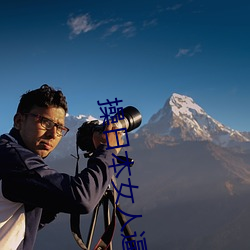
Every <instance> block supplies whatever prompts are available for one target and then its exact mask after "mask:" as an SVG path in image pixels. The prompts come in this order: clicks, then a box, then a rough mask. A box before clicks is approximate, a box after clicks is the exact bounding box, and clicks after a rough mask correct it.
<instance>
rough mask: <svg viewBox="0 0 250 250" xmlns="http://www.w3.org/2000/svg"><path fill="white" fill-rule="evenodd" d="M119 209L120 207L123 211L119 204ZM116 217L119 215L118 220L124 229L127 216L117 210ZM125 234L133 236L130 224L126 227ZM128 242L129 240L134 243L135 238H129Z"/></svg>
mask: <svg viewBox="0 0 250 250" xmlns="http://www.w3.org/2000/svg"><path fill="white" fill-rule="evenodd" d="M117 207H119V208H120V209H121V207H120V204H117ZM116 215H117V218H118V220H119V222H120V224H121V226H122V227H123V225H125V223H126V216H125V215H124V214H122V213H121V212H120V211H118V210H116ZM124 234H125V235H126V236H131V235H133V233H132V230H131V228H130V226H129V225H128V224H127V225H126V226H125V228H124ZM127 240H128V241H134V240H135V238H134V237H132V236H131V237H128V238H127Z"/></svg>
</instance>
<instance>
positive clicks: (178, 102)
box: [167, 93, 205, 116]
mask: <svg viewBox="0 0 250 250" xmlns="http://www.w3.org/2000/svg"><path fill="white" fill-rule="evenodd" d="M167 103H168V104H169V105H170V106H171V108H172V111H173V113H174V114H175V115H177V116H178V115H180V114H185V115H188V116H192V113H193V111H196V113H200V114H204V113H205V112H204V110H203V109H202V108H201V107H200V106H199V105H197V104H196V103H195V102H194V100H193V99H192V98H191V97H188V96H185V95H180V94H177V93H173V94H172V96H171V97H170V98H169V99H168V101H167Z"/></svg>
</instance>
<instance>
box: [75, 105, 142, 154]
mask: <svg viewBox="0 0 250 250" xmlns="http://www.w3.org/2000/svg"><path fill="white" fill-rule="evenodd" d="M121 116H122V117H124V118H123V119H119V117H121ZM114 117H115V118H116V119H113V120H115V121H116V122H112V120H109V122H111V123H112V124H113V126H114V127H116V128H117V129H120V128H126V129H127V132H130V131H132V130H134V129H136V128H138V127H139V126H140V125H141V121H142V116H141V114H140V112H139V111H138V110H137V109H136V108H135V107H132V106H128V107H126V108H124V109H123V114H121V113H120V112H118V113H117V114H115V115H114ZM104 129H105V124H100V122H99V121H98V120H93V121H87V122H84V123H83V124H82V126H81V127H79V128H78V131H77V134H76V144H77V146H78V147H79V148H80V149H81V150H82V151H87V152H88V153H91V152H93V151H94V150H95V146H94V143H93V140H92V137H93V133H94V132H96V131H98V132H100V133H102V132H103V131H104Z"/></svg>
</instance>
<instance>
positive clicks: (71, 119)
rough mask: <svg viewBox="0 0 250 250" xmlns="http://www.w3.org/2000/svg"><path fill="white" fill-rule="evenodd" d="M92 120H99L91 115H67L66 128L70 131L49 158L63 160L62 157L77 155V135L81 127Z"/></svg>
mask: <svg viewBox="0 0 250 250" xmlns="http://www.w3.org/2000/svg"><path fill="white" fill-rule="evenodd" d="M92 120H99V121H101V120H100V119H98V118H95V117H93V116H91V115H88V116H86V115H78V116H73V115H69V114H67V116H66V119H65V126H66V127H68V128H69V129H70V130H69V132H68V133H67V135H66V136H65V137H63V138H62V140H61V142H60V143H59V145H58V146H57V147H56V149H55V150H54V151H53V154H52V155H51V156H49V157H48V159H50V158H53V159H55V158H61V157H62V156H69V155H71V154H73V155H76V133H77V130H78V128H79V127H81V125H82V124H83V123H84V122H86V121H92Z"/></svg>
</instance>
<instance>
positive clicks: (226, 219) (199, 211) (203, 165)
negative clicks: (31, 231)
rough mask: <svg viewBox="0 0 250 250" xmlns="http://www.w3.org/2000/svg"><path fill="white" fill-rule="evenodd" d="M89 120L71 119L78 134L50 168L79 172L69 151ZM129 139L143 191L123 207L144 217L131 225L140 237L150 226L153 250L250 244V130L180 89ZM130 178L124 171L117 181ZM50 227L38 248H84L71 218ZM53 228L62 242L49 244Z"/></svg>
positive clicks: (64, 144) (134, 177) (134, 172)
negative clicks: (230, 123) (236, 127)
mask: <svg viewBox="0 0 250 250" xmlns="http://www.w3.org/2000/svg"><path fill="white" fill-rule="evenodd" d="M142 116H143V114H142ZM87 119H89V120H92V119H94V118H93V117H91V116H90V117H86V116H83V115H82V116H78V117H73V116H70V115H69V116H68V117H67V126H69V127H70V129H71V133H69V134H68V135H67V137H65V138H63V140H64V141H62V142H61V145H59V146H58V148H57V149H56V151H55V153H54V156H53V155H51V156H50V157H49V158H48V159H47V161H48V162H49V163H50V165H52V166H55V168H57V169H58V170H60V171H61V170H63V171H66V172H68V173H70V174H74V163H75V159H74V158H73V157H72V156H70V154H75V151H76V150H75V149H76V145H75V134H76V131H77V128H78V127H80V126H81V124H82V123H83V122H84V121H86V120H87ZM129 138H130V139H129V140H130V146H129V147H127V148H126V150H127V152H128V155H129V157H131V158H133V159H134V160H135V165H134V166H133V167H132V169H131V172H132V176H131V181H132V182H133V184H134V185H138V186H139V189H138V190H134V196H135V203H134V204H132V203H131V202H129V201H128V200H126V199H125V198H124V199H123V200H121V204H122V206H123V207H124V210H125V211H126V212H128V213H129V212H130V213H131V214H141V215H142V218H137V219H136V220H135V221H133V222H132V223H131V227H132V229H133V230H134V231H135V230H136V231H137V233H138V234H140V233H141V232H142V231H145V237H146V240H147V246H148V249H167V250H168V249H169V250H189V249H190V250H194V249H197V250H198V249H199V250H200V249H202V250H210V249H211V250H214V249H220V250H224V249H227V250H228V249H231V250H236V249H240V250H244V249H250V237H249V236H250V199H249V197H250V135H249V132H240V131H236V130H234V129H232V128H229V127H226V126H224V125H223V124H222V123H220V122H219V121H217V120H215V119H213V118H212V117H211V116H209V115H208V114H207V113H206V112H205V111H204V110H203V109H202V108H201V107H200V106H199V105H198V104H196V103H195V102H194V100H193V99H192V98H191V97H187V96H183V95H180V94H176V93H175V94H173V95H172V96H171V97H170V98H168V100H167V101H166V103H165V105H164V106H163V107H162V108H160V109H159V111H158V112H157V113H155V114H154V115H152V117H151V119H150V120H149V122H148V123H147V124H145V125H144V126H142V127H140V128H139V129H138V130H137V131H136V133H133V132H131V133H130V134H129ZM82 161H83V163H82V166H83V167H84V162H85V161H86V159H82ZM69 166H70V167H69ZM127 179H128V175H126V174H123V175H122V176H121V177H119V179H118V183H119V182H120V183H121V182H127ZM86 217H88V216H86ZM62 225H64V226H62ZM119 229H120V228H119V224H118V223H117V229H116V230H117V231H119ZM45 230H46V229H45ZM45 230H44V231H43V232H41V233H40V236H39V238H38V242H37V246H36V249H37V250H41V249H60V250H64V249H65V250H66V249H79V247H78V246H77V245H76V243H75V242H74V240H73V239H72V236H71V235H70V231H69V222H68V217H67V216H65V217H62V218H60V217H59V219H58V221H57V222H53V223H52V224H51V225H49V226H48V229H47V231H45ZM54 230H57V232H55V233H54V234H53V235H55V234H57V233H58V234H59V235H60V234H61V235H63V240H60V241H59V242H55V241H53V240H52V238H51V240H50V241H49V243H48V244H47V245H46V242H48V240H47V241H46V240H44V239H49V238H50V237H51V232H52V231H54ZM65 241H66V242H67V243H66V244H65ZM121 242H122V237H121V236H120V233H119V232H118V233H117V235H116V237H115V239H114V249H118V250H120V249H122V247H121ZM69 247H70V248H69Z"/></svg>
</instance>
